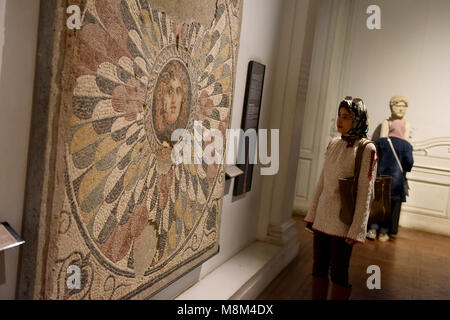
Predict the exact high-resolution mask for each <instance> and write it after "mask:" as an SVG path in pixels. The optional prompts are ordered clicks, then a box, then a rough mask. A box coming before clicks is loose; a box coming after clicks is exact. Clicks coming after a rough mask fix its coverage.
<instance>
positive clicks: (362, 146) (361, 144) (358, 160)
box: [355, 140, 373, 181]
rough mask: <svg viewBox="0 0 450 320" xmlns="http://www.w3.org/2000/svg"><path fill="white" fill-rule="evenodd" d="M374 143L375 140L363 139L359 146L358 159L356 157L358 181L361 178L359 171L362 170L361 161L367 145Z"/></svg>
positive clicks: (356, 177)
mask: <svg viewBox="0 0 450 320" xmlns="http://www.w3.org/2000/svg"><path fill="white" fill-rule="evenodd" d="M371 143H372V144H373V141H371V140H361V142H360V143H359V146H358V151H357V152H356V159H355V179H356V181H358V180H359V172H360V171H361V162H362V158H363V154H364V150H365V149H366V146H367V145H368V144H371Z"/></svg>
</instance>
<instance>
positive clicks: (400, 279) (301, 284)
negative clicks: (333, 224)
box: [258, 217, 450, 300]
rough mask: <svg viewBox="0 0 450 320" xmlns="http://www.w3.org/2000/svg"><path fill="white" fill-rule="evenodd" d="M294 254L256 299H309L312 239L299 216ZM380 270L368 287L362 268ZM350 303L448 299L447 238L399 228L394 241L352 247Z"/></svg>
mask: <svg viewBox="0 0 450 320" xmlns="http://www.w3.org/2000/svg"><path fill="white" fill-rule="evenodd" d="M294 219H295V220H296V222H297V230H298V233H299V240H300V250H299V254H298V256H297V257H296V258H295V260H293V261H292V262H291V263H290V264H289V265H288V266H287V268H286V269H284V270H283V271H282V272H281V273H280V274H279V275H278V277H277V278H275V280H273V281H272V283H271V284H270V285H269V286H268V287H267V288H266V289H265V290H264V291H263V292H262V293H261V295H260V296H259V297H258V300H309V299H311V270H312V249H313V246H312V242H313V241H312V240H313V235H312V234H311V233H309V232H307V231H305V230H304V223H303V218H300V217H295V218H294ZM371 265H378V266H379V267H380V269H381V289H380V290H376V289H375V290H369V289H368V288H367V284H366V283H367V279H368V278H369V277H370V274H367V268H368V267H369V266H371ZM350 283H351V284H352V285H353V292H352V296H351V299H353V300H375V299H384V300H435V299H445V300H448V299H450V237H445V236H441V235H435V234H429V233H425V232H418V231H414V230H409V229H404V228H400V229H399V233H398V235H397V237H396V238H395V240H390V241H389V242H384V243H383V242H379V241H370V240H367V241H366V243H365V244H364V245H361V244H359V245H355V247H354V248H353V254H352V259H351V264H350Z"/></svg>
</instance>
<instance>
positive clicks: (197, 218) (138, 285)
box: [54, 0, 240, 299]
mask: <svg viewBox="0 0 450 320" xmlns="http://www.w3.org/2000/svg"><path fill="white" fill-rule="evenodd" d="M150 4H151V2H150V1H147V0H114V1H111V0H88V1H85V2H84V7H83V8H82V12H83V25H82V29H81V30H80V31H79V32H78V33H77V35H76V39H75V44H76V45H77V46H78V50H77V51H76V54H74V56H73V57H72V59H71V62H70V63H68V64H67V65H66V70H70V72H71V73H72V74H74V76H75V79H76V81H75V84H74V87H73V90H71V91H70V92H69V94H70V96H71V101H72V104H71V107H70V120H69V125H68V127H69V137H68V138H67V141H66V146H65V148H66V151H65V159H66V167H67V169H66V175H65V176H66V194H67V203H66V206H67V207H68V210H67V211H68V212H69V211H70V212H71V213H72V214H67V213H66V214H64V219H63V220H61V223H62V224H64V227H61V229H63V230H64V232H60V235H59V238H58V241H57V243H58V244H59V246H58V249H59V253H58V259H57V261H56V265H57V266H58V270H59V271H58V273H57V279H58V280H57V281H56V284H55V289H54V294H55V296H54V298H58V299H75V298H76V299H78V298H85V299H88V298H94V299H95V298H99V297H100V298H107V299H116V298H127V297H132V296H133V295H134V294H136V293H139V292H142V291H143V290H147V291H146V292H148V293H149V294H151V293H153V291H155V290H156V289H155V290H153V289H152V286H154V285H155V284H157V283H158V281H161V280H162V279H164V278H165V277H166V276H167V275H170V274H173V273H174V272H175V271H176V270H177V269H179V268H180V266H187V265H189V263H191V264H193V263H194V262H196V263H197V264H198V263H199V262H201V260H202V259H203V260H204V259H205V258H207V257H205V256H204V254H205V252H208V250H211V248H217V245H218V231H219V230H218V229H219V220H220V211H221V200H222V197H223V187H224V169H223V167H222V166H221V165H210V166H208V165H206V164H205V163H203V164H200V165H195V164H190V165H189V164H180V165H175V164H173V163H172V161H171V152H172V149H173V147H174V145H175V143H174V142H172V141H170V137H171V134H172V132H173V131H174V130H175V129H178V128H183V129H187V130H189V131H190V132H193V130H194V121H201V122H202V123H203V125H204V126H205V127H206V128H215V129H219V130H221V131H222V132H225V130H226V128H227V127H228V122H229V116H230V108H231V102H232V93H233V77H234V66H235V59H236V57H235V55H236V50H237V40H236V39H237V36H238V35H236V34H235V33H236V31H237V30H238V26H239V23H240V17H239V10H240V2H239V1H237V0H233V1H229V0H219V1H218V3H217V10H216V15H215V20H214V22H213V24H212V26H203V25H201V24H199V23H195V22H192V23H190V24H187V23H180V22H177V21H173V20H171V17H169V16H167V15H166V14H165V13H164V12H160V11H157V10H153V9H152V8H151V6H150ZM192 136H194V135H193V134H192ZM193 143H197V144H199V143H200V144H202V142H201V141H193ZM205 147H206V146H205V145H202V149H204V148H205ZM193 150H194V148H193ZM191 157H192V159H194V157H195V154H194V153H192V155H191ZM192 163H194V161H192ZM68 220H70V221H69V222H68ZM66 225H68V226H69V227H65V226H66ZM76 239H79V240H81V243H82V244H80V243H78V242H77V243H72V242H76V241H78V240H76ZM68 243H69V244H68ZM74 247H75V248H76V250H74ZM210 255H211V254H209V256H210ZM196 259H197V260H196ZM69 264H75V265H77V264H79V265H80V268H81V269H82V270H85V271H84V272H85V274H86V275H88V276H87V278H88V279H87V280H85V281H84V282H83V288H82V289H81V290H78V291H69V290H67V289H65V288H64V281H65V279H66V277H67V275H65V273H64V268H65V266H67V265H69ZM191 267H192V266H191ZM183 272H186V270H184V271H183ZM96 282H98V283H97V284H96ZM160 287H161V286H160V285H156V286H155V288H157V289H158V288H160Z"/></svg>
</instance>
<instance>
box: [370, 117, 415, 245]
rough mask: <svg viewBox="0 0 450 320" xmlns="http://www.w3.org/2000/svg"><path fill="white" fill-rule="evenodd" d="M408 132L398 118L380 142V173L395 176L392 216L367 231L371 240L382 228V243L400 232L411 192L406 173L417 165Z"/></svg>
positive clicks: (378, 150)
mask: <svg viewBox="0 0 450 320" xmlns="http://www.w3.org/2000/svg"><path fill="white" fill-rule="evenodd" d="M405 131H406V127H405V122H404V121H402V120H394V121H392V123H391V126H390V128H389V137H388V138H380V139H379V140H378V141H377V143H376V146H377V152H378V157H379V162H378V173H379V174H381V175H388V176H392V184H391V215H390V217H389V219H388V220H387V221H385V222H383V223H382V224H380V225H377V224H373V225H371V226H370V230H369V232H368V233H367V238H368V239H370V240H375V239H376V237H377V231H378V230H379V235H378V240H379V241H382V242H385V241H388V240H389V239H390V237H389V236H390V235H391V236H392V235H396V234H397V233H398V223H399V221H400V211H401V209H402V203H403V202H406V196H407V193H408V185H407V182H406V172H410V171H411V169H412V167H413V165H414V159H413V154H412V152H413V147H412V146H411V144H410V143H409V142H408V141H406V135H405ZM391 145H392V147H391ZM392 148H393V149H394V150H395V152H394V150H392ZM396 156H397V158H398V161H397V159H396ZM399 162H400V163H399ZM400 165H401V166H400Z"/></svg>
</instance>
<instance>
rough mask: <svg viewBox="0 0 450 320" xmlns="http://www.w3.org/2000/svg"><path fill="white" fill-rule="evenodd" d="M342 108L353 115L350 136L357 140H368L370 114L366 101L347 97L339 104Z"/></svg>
mask: <svg viewBox="0 0 450 320" xmlns="http://www.w3.org/2000/svg"><path fill="white" fill-rule="evenodd" d="M341 108H345V109H347V111H348V112H350V114H351V115H352V119H353V120H352V122H353V125H352V128H351V129H350V131H349V132H348V134H349V135H350V136H352V137H354V138H356V139H361V138H367V133H368V132H369V114H368V112H367V108H366V105H365V104H364V101H363V100H362V99H359V98H352V97H345V99H344V100H342V101H341V103H340V104H339V110H340V109H341Z"/></svg>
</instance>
